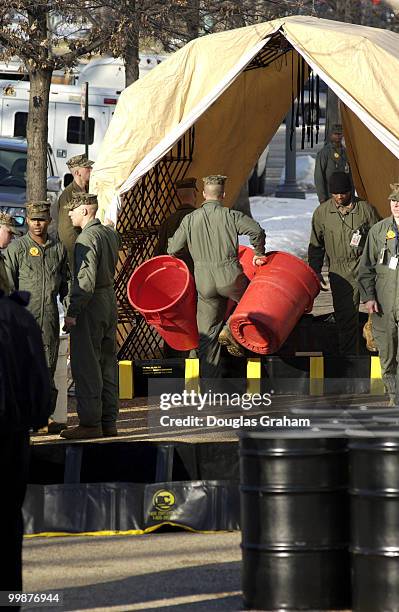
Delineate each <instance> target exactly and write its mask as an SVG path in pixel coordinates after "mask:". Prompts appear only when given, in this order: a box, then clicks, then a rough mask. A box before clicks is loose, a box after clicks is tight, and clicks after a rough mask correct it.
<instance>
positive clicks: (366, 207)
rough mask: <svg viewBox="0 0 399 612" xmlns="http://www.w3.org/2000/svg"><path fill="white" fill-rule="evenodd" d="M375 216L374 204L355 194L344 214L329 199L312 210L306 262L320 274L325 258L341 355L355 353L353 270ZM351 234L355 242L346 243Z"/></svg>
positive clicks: (356, 295)
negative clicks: (349, 207)
mask: <svg viewBox="0 0 399 612" xmlns="http://www.w3.org/2000/svg"><path fill="white" fill-rule="evenodd" d="M378 220H379V216H378V213H377V211H376V210H375V208H374V207H373V206H371V205H370V204H369V203H368V202H365V201H363V200H360V199H359V198H352V209H351V210H349V212H347V214H343V213H341V212H340V211H339V210H338V208H337V206H336V204H335V202H334V200H333V199H330V200H327V202H323V203H322V204H320V205H319V206H318V207H317V208H316V210H315V211H314V213H313V218H312V233H311V237H310V243H309V251H308V257H309V265H310V266H311V267H312V268H313V269H314V270H315V272H316V273H318V274H320V273H321V270H322V267H323V262H324V256H325V255H326V256H327V258H328V266H329V278H330V285H331V291H332V297H333V305H334V313H335V320H336V322H337V326H338V332H339V347H340V353H341V354H343V355H345V354H350V355H354V354H357V353H358V317H359V315H358V312H359V303H360V298H359V289H358V285H357V273H358V268H359V260H360V256H361V254H362V252H363V248H364V245H365V242H366V237H367V234H368V231H369V229H370V228H371V227H372V226H373V225H374V224H375V223H377V221H378ZM357 232H358V233H357ZM359 234H360V236H359ZM354 235H355V236H359V239H360V240H359V244H358V246H351V244H350V243H351V240H352V237H353V236H354Z"/></svg>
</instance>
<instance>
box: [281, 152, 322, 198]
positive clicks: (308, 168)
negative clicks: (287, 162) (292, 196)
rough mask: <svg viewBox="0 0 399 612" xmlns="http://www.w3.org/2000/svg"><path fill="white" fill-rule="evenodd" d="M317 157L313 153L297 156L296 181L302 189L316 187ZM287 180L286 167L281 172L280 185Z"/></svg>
mask: <svg viewBox="0 0 399 612" xmlns="http://www.w3.org/2000/svg"><path fill="white" fill-rule="evenodd" d="M315 165H316V158H315V157H312V155H301V156H298V157H297V158H296V183H297V185H298V187H300V188H301V189H304V190H305V191H306V189H314V169H315ZM284 181H285V168H283V170H282V172H281V178H280V185H283V183H284Z"/></svg>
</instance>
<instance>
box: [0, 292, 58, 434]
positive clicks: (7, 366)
mask: <svg viewBox="0 0 399 612" xmlns="http://www.w3.org/2000/svg"><path fill="white" fill-rule="evenodd" d="M0 293H1V292H0ZM24 297H25V303H27V301H28V294H25V296H24ZM23 304H24V298H23V297H22V296H21V294H18V293H14V294H12V295H11V296H10V297H6V296H5V295H4V294H3V293H1V295H0V431H1V432H5V431H7V432H11V431H20V430H21V431H22V430H26V429H30V428H31V427H33V428H34V429H37V428H38V427H42V426H43V425H45V424H47V419H48V417H49V415H50V413H51V403H50V379H49V375H48V369H47V364H46V359H45V356H44V350H43V343H42V337H41V332H40V329H39V326H38V325H37V323H36V321H35V320H34V318H33V316H32V315H31V314H30V312H28V311H27V310H26V308H25V307H24V306H23Z"/></svg>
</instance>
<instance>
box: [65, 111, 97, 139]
mask: <svg viewBox="0 0 399 612" xmlns="http://www.w3.org/2000/svg"><path fill="white" fill-rule="evenodd" d="M93 140H94V119H92V118H91V117H89V142H88V144H89V145H91V144H93ZM67 142H70V143H71V144H85V122H84V120H83V119H82V118H81V117H68V129H67Z"/></svg>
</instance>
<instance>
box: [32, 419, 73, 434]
mask: <svg viewBox="0 0 399 612" xmlns="http://www.w3.org/2000/svg"><path fill="white" fill-rule="evenodd" d="M66 428H67V424H66V423H58V422H57V421H54V420H53V419H52V418H49V420H48V424H47V425H45V426H44V427H41V428H40V429H38V430H37V433H40V434H59V433H61V431H62V430H63V429H66Z"/></svg>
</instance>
